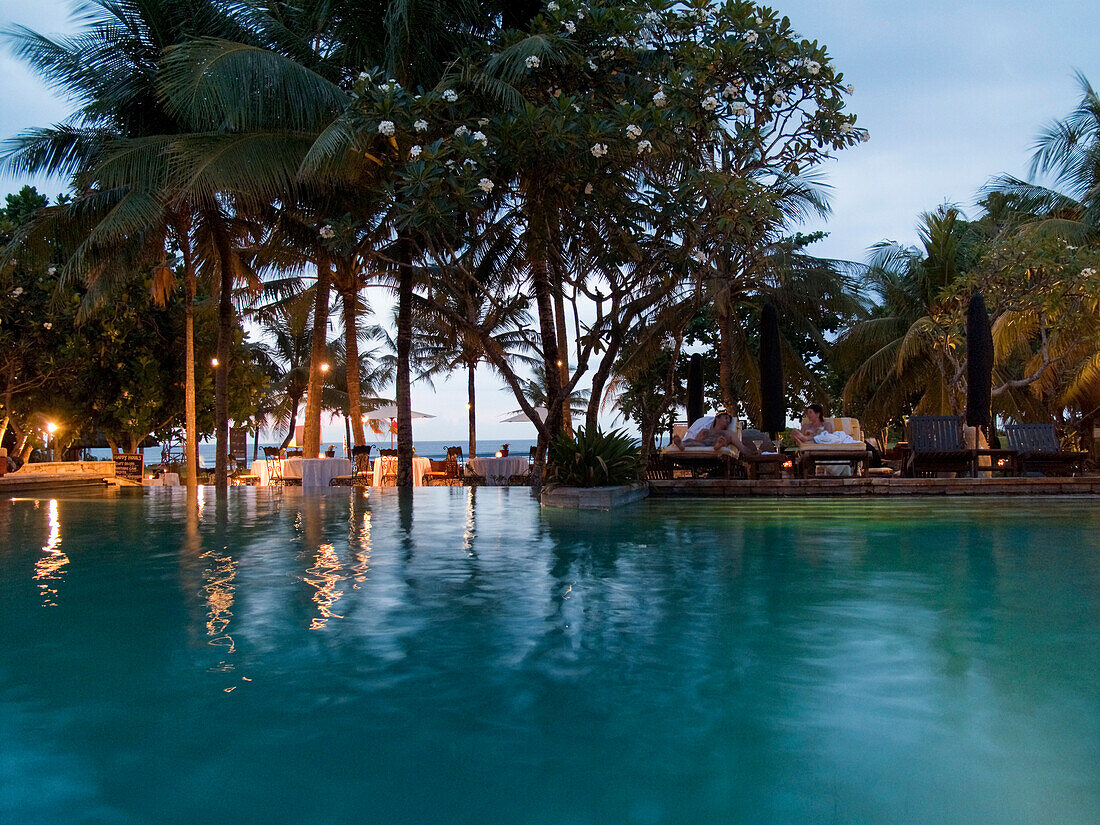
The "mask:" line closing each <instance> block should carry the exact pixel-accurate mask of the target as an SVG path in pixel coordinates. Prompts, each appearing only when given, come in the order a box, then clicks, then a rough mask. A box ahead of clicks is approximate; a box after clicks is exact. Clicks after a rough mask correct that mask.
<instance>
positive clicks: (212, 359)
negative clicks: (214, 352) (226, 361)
mask: <svg viewBox="0 0 1100 825" xmlns="http://www.w3.org/2000/svg"><path fill="white" fill-rule="evenodd" d="M210 366H212V367H216V366H218V359H217V358H211V359H210Z"/></svg>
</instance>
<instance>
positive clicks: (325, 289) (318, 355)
mask: <svg viewBox="0 0 1100 825" xmlns="http://www.w3.org/2000/svg"><path fill="white" fill-rule="evenodd" d="M331 283H332V269H331V267H330V266H329V262H328V261H318V262H317V297H316V301H315V302H314V304H313V340H312V341H311V343H310V350H309V389H308V390H306V431H305V442H306V443H305V444H303V445H302V457H303V458H317V456H318V455H319V454H320V452H321V388H322V387H323V386H324V380H325V373H324V371H322V369H321V365H322V364H324V363H326V362H325V359H326V357H327V356H326V353H325V343H326V335H325V333H326V332H327V331H328V295H329V286H330V285H331Z"/></svg>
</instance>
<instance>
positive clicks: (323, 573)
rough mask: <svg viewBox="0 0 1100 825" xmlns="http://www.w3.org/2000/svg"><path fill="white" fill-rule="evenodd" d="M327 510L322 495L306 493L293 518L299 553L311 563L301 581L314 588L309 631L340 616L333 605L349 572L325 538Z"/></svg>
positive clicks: (311, 595) (340, 594)
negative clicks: (312, 610) (298, 540)
mask: <svg viewBox="0 0 1100 825" xmlns="http://www.w3.org/2000/svg"><path fill="white" fill-rule="evenodd" d="M327 511H328V504H327V502H326V500H325V498H324V497H323V496H308V495H307V496H303V497H302V499H301V509H300V510H299V512H298V517H297V518H296V519H295V527H296V529H297V531H298V534H299V536H300V538H301V542H302V550H301V553H302V555H304V556H305V558H307V559H308V560H309V563H310V564H309V567H307V568H306V569H305V575H303V576H302V581H303V582H304V583H305V584H306V585H308V586H309V587H311V588H312V589H313V592H312V593H311V594H310V601H311V602H312V603H313V606H314V608H315V609H316V612H317V615H316V616H313V617H311V618H310V623H309V628H310V630H320V629H322V628H324V627H325V626H326V625H327V624H328V620H329V619H341V618H343V616H341V615H339V614H337V613H336V612H335V611H333V609H332V608H333V606H334V605H335V604H336V603H337V602H338V601H340V599H341V597H342V596H343V590H342V589H341V588H340V583H341V582H343V581H346V580H347V578H348V575H347V574H348V573H349V572H350V571H345V569H344V565H343V562H342V561H341V560H340V556H339V555H338V554H337V552H336V547H335V546H334V545H333V544H331V543H330V542H328V541H325V519H326V517H327ZM306 554H308V555H306Z"/></svg>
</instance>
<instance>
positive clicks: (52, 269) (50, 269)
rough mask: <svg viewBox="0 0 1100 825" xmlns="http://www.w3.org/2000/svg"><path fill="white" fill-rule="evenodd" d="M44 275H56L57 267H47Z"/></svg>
mask: <svg viewBox="0 0 1100 825" xmlns="http://www.w3.org/2000/svg"><path fill="white" fill-rule="evenodd" d="M46 274H47V275H56V274H57V267H56V266H51V267H47V269H46Z"/></svg>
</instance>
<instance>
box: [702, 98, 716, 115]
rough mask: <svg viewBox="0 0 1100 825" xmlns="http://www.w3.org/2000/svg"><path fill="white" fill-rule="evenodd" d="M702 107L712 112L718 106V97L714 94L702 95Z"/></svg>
mask: <svg viewBox="0 0 1100 825" xmlns="http://www.w3.org/2000/svg"><path fill="white" fill-rule="evenodd" d="M703 108H704V109H706V110H707V111H708V112H713V111H714V110H715V109H717V108H718V98H716V97H715V96H714V95H708V96H707V97H704V98H703Z"/></svg>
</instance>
